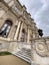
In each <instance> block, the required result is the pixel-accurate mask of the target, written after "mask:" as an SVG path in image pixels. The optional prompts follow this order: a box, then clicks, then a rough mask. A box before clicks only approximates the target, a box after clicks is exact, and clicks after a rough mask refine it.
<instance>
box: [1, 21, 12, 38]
mask: <svg viewBox="0 0 49 65" xmlns="http://www.w3.org/2000/svg"><path fill="white" fill-rule="evenodd" d="M11 26H12V22H11V21H10V20H6V21H5V23H4V24H3V26H2V27H1V29H0V36H2V37H7V36H8V34H9V31H10V29H11Z"/></svg>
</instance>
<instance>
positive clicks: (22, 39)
mask: <svg viewBox="0 0 49 65" xmlns="http://www.w3.org/2000/svg"><path fill="white" fill-rule="evenodd" d="M21 41H22V42H25V29H22V36H21Z"/></svg>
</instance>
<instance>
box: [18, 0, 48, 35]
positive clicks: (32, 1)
mask: <svg viewBox="0 0 49 65" xmlns="http://www.w3.org/2000/svg"><path fill="white" fill-rule="evenodd" d="M19 1H20V3H21V4H22V5H25V6H26V8H27V11H28V12H29V13H30V14H31V17H32V18H33V19H34V21H35V22H36V24H37V27H38V28H40V29H42V30H43V33H44V36H49V0H19Z"/></svg>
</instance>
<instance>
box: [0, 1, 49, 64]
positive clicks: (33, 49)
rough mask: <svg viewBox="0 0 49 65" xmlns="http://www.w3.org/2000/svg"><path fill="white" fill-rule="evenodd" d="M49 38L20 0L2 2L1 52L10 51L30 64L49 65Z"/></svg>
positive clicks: (0, 9)
mask: <svg viewBox="0 0 49 65" xmlns="http://www.w3.org/2000/svg"><path fill="white" fill-rule="evenodd" d="M48 45H49V37H47V38H39V34H38V28H37V27H36V23H35V22H34V19H32V18H31V15H30V13H28V12H27V10H26V7H25V6H22V5H21V4H20V3H19V1H18V0H0V52H1V51H9V52H11V53H12V54H14V55H16V56H18V57H20V58H22V59H24V60H25V61H27V62H29V63H30V64H32V65H33V64H35V65H37V64H38V65H48V64H49V46H48Z"/></svg>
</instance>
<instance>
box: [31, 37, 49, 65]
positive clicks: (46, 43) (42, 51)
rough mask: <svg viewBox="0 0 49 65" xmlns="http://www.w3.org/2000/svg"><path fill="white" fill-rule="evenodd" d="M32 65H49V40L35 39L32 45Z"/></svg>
mask: <svg viewBox="0 0 49 65" xmlns="http://www.w3.org/2000/svg"><path fill="white" fill-rule="evenodd" d="M31 57H32V65H33V64H35V65H49V38H48V37H47V38H39V39H34V40H33V43H32V45H31Z"/></svg>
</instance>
